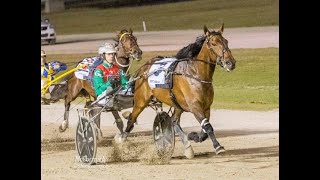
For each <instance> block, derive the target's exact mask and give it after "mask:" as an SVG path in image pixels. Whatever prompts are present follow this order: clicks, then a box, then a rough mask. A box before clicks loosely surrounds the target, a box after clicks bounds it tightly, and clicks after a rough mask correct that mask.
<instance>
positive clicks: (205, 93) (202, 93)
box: [115, 24, 236, 158]
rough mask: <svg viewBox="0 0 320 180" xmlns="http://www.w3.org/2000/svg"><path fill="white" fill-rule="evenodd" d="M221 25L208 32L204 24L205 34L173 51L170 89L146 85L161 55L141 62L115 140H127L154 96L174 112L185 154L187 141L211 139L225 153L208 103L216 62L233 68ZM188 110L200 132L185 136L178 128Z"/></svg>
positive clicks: (188, 153)
mask: <svg viewBox="0 0 320 180" xmlns="http://www.w3.org/2000/svg"><path fill="white" fill-rule="evenodd" d="M223 29H224V26H223V24H222V26H221V27H220V29H219V30H218V31H214V30H213V31H209V30H208V28H207V27H206V26H204V35H202V36H200V37H198V38H197V40H196V41H195V42H194V43H192V44H189V45H188V46H186V47H184V48H182V49H181V50H180V51H178V53H177V54H176V58H177V61H178V64H177V66H176V68H175V69H174V70H173V86H172V89H162V88H154V89H151V88H150V87H149V85H148V77H147V76H146V74H148V72H149V69H150V67H151V66H152V64H154V63H155V61H157V60H159V59H162V58H153V59H151V60H150V61H148V62H147V63H146V64H144V65H143V66H142V67H141V68H140V69H139V70H138V71H137V76H136V77H141V78H140V79H138V80H137V81H136V82H135V93H134V106H133V110H132V112H131V114H130V115H128V117H127V118H128V123H127V127H126V129H125V132H124V133H122V134H118V135H116V136H115V140H116V142H118V143H121V142H123V141H125V140H126V138H127V136H128V134H129V133H130V132H131V130H132V129H133V127H134V123H135V122H136V119H137V117H138V116H139V114H140V113H141V112H142V111H143V110H144V108H146V107H147V106H148V105H149V102H150V100H153V99H154V98H156V99H157V100H158V101H160V102H163V103H165V104H167V105H169V106H171V107H174V112H173V115H172V117H171V120H172V122H173V124H174V129H175V132H177V133H178V134H179V136H180V138H181V140H182V142H183V144H184V147H185V156H186V157H187V158H193V156H194V154H193V149H192V147H191V144H190V142H189V141H188V140H194V141H195V142H203V141H204V140H206V139H207V138H208V136H209V137H210V138H211V140H212V143H213V147H214V149H215V152H216V154H219V153H221V152H224V151H225V150H224V148H223V146H221V145H220V143H219V142H218V141H217V139H216V137H215V134H214V130H213V127H212V125H211V124H210V122H209V120H210V106H211V104H212V102H213V97H214V90H213V84H212V81H213V74H214V70H215V67H216V65H217V64H218V65H220V66H221V67H223V68H225V69H226V70H227V71H232V70H233V69H235V63H236V61H235V59H234V57H233V56H232V54H231V51H230V49H229V48H228V41H227V40H226V39H225V38H224V37H223V36H222V32H223ZM184 111H185V112H191V113H193V115H194V116H195V118H196V119H197V120H198V122H199V124H200V125H201V128H202V131H201V132H200V133H196V132H191V133H190V134H188V135H186V134H185V133H184V132H183V130H182V129H181V127H180V117H181V114H182V113H183V112H184Z"/></svg>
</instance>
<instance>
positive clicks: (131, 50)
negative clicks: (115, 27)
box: [116, 29, 142, 61]
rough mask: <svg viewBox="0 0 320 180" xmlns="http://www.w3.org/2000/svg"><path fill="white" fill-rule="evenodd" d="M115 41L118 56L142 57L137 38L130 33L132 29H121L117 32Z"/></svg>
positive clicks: (139, 58)
mask: <svg viewBox="0 0 320 180" xmlns="http://www.w3.org/2000/svg"><path fill="white" fill-rule="evenodd" d="M117 37H118V40H117V43H116V46H117V48H118V50H119V51H118V54H117V55H118V57H122V58H125V59H129V58H130V57H131V58H132V59H133V60H138V61H139V60H141V59H142V57H141V56H142V51H141V49H140V47H139V45H138V43H137V38H136V37H135V36H134V35H133V34H132V30H131V29H129V31H128V30H125V29H123V30H121V31H119V32H118V33H117Z"/></svg>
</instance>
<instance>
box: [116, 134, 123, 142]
mask: <svg viewBox="0 0 320 180" xmlns="http://www.w3.org/2000/svg"><path fill="white" fill-rule="evenodd" d="M114 141H115V142H116V143H117V144H121V143H123V142H124V138H122V135H121V134H116V135H115V136H114Z"/></svg>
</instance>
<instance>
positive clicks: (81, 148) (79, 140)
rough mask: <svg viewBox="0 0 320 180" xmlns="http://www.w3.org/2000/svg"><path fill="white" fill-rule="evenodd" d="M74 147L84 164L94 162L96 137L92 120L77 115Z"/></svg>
mask: <svg viewBox="0 0 320 180" xmlns="http://www.w3.org/2000/svg"><path fill="white" fill-rule="evenodd" d="M75 138H76V140H75V143H76V149H77V152H78V155H79V158H80V160H81V161H82V162H83V163H85V164H90V165H91V164H94V163H95V162H94V160H95V157H96V153H97V139H96V130H95V126H94V122H92V121H91V122H90V121H89V120H88V118H86V117H79V122H78V125H77V129H76V137H75Z"/></svg>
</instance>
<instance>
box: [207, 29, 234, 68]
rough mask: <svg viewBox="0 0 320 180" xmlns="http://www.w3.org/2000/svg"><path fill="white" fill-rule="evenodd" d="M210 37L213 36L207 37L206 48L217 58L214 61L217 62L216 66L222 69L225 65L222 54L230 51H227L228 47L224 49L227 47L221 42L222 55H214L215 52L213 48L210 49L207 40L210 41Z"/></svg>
mask: <svg viewBox="0 0 320 180" xmlns="http://www.w3.org/2000/svg"><path fill="white" fill-rule="evenodd" d="M212 36H213V35H211V36H209V37H207V39H206V45H207V48H208V49H209V50H210V51H211V52H212V53H214V54H215V56H217V60H216V61H217V64H219V65H220V66H221V67H224V64H226V61H225V59H224V53H225V52H227V51H230V49H229V48H228V47H227V48H226V46H227V45H225V43H224V42H223V41H221V42H222V44H223V49H222V53H221V54H222V55H221V56H219V55H218V53H216V52H215V51H214V49H213V47H211V45H209V40H210V38H211V37H212Z"/></svg>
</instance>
